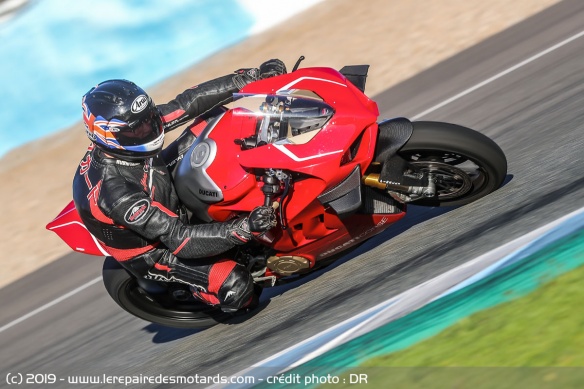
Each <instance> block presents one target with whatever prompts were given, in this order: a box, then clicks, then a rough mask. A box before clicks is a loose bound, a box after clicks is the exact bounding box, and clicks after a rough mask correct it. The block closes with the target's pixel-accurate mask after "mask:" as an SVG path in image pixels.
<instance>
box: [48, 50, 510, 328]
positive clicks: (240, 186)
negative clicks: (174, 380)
mask: <svg viewBox="0 0 584 389" xmlns="http://www.w3.org/2000/svg"><path fill="white" fill-rule="evenodd" d="M299 63H300V60H299V61H298V62H297V64H296V66H295V67H294V70H293V71H292V72H290V73H288V74H284V75H281V76H277V77H273V78H268V79H265V80H260V81H256V82H253V83H251V84H249V85H247V86H246V87H244V88H243V89H242V90H241V91H240V93H238V94H236V95H235V98H234V102H233V103H231V104H230V105H229V107H221V109H220V110H214V114H213V115H208V116H207V117H203V118H198V119H197V120H196V121H195V122H194V123H193V124H192V126H191V130H192V131H193V132H194V133H195V134H196V135H197V139H196V141H195V142H194V143H193V145H192V146H191V148H190V149H189V150H188V152H187V153H186V154H185V155H184V158H183V159H182V160H180V162H178V165H177V166H176V168H175V170H174V173H173V174H174V180H175V186H176V189H177V193H178V195H179V197H180V199H181V201H182V202H183V203H184V204H185V206H186V207H187V208H188V210H189V212H190V213H191V215H192V217H193V218H196V219H198V220H202V221H205V222H212V221H226V220H229V219H231V218H234V217H237V216H240V215H242V214H246V213H249V212H250V211H251V210H252V209H254V208H255V207H257V206H258V205H261V204H265V205H272V206H274V207H275V208H276V215H277V219H278V224H277V226H276V227H275V228H273V229H272V230H270V231H269V233H268V234H266V235H265V236H263V237H262V238H261V239H259V240H257V241H255V242H253V243H250V244H248V245H246V246H241V247H239V248H238V249H237V250H234V251H236V254H234V259H235V260H236V261H238V262H240V263H242V264H244V265H246V266H247V267H248V268H249V270H250V272H251V273H252V274H253V276H254V280H255V282H256V283H257V284H258V285H261V286H263V287H270V286H274V285H278V284H281V283H285V282H287V280H288V281H289V280H295V279H298V278H299V277H301V276H303V275H305V274H307V273H309V272H312V271H314V270H315V269H319V268H322V267H323V266H325V265H327V264H330V263H331V262H332V261H333V260H334V259H336V258H338V257H339V254H340V253H343V252H346V251H347V250H349V249H351V248H352V247H354V246H355V245H357V244H360V243H362V242H363V241H365V240H366V239H368V238H370V237H372V236H374V235H376V234H379V233H380V232H382V231H384V230H385V229H386V228H388V227H389V226H391V225H392V224H393V223H395V222H397V221H398V220H400V219H401V218H402V217H404V215H405V213H406V205H407V204H408V203H412V204H417V205H422V206H431V207H434V206H459V205H464V204H468V203H470V202H472V201H474V200H477V199H479V198H481V197H483V196H485V195H487V194H489V193H491V192H492V191H494V190H496V189H497V188H499V187H500V186H501V184H502V183H503V180H504V179H505V177H506V174H507V161H506V158H505V155H504V153H503V152H502V150H501V149H500V148H499V146H498V145H497V144H495V142H493V141H492V140H491V139H489V138H488V137H486V136H485V135H483V134H481V133H479V132H477V131H474V130H471V129H469V128H466V127H462V126H459V125H455V124H449V123H442V122H431V121H416V122H411V121H410V120H408V119H406V118H394V119H389V120H383V121H379V122H378V116H379V110H378V108H377V104H376V103H375V102H374V101H373V100H371V99H369V98H368V97H367V96H366V95H365V94H364V87H365V78H366V75H367V70H368V66H367V65H360V66H346V67H344V68H343V69H341V70H340V71H337V70H334V69H330V68H302V69H298V64H299ZM47 228H48V229H51V230H53V231H55V232H56V233H57V234H59V236H60V237H61V238H62V239H63V240H64V241H65V242H66V243H68V244H69V245H70V246H71V247H72V248H73V249H74V250H77V251H80V252H84V253H87V254H94V255H100V256H104V255H105V256H107V255H108V254H107V252H105V251H104V250H103V248H102V247H101V246H100V245H99V242H98V241H97V240H96V239H95V238H94V237H93V236H92V235H91V234H89V233H88V232H87V230H86V229H85V228H84V226H83V223H82V222H81V219H80V218H79V216H78V215H77V212H76V211H75V206H74V205H73V203H71V204H69V206H68V207H66V208H65V209H64V210H63V211H62V212H61V214H60V215H59V216H57V218H56V219H55V220H53V221H52V222H51V223H49V225H48V226H47ZM103 280H104V283H105V287H106V289H107V291H108V292H109V294H110V295H111V297H112V298H113V299H114V300H115V301H116V303H118V304H119V305H120V306H121V307H122V308H123V309H125V310H126V311H128V312H129V313H131V314H133V315H135V316H138V317H140V318H142V319H145V320H148V321H151V322H155V323H159V324H162V325H166V326H174V327H184V328H195V327H206V326H211V325H213V324H216V323H217V322H220V321H223V320H225V319H226V318H228V317H229V315H230V314H228V313H223V312H222V311H221V310H220V309H219V308H218V307H213V306H209V305H205V304H203V303H201V302H199V301H198V300H196V299H195V298H194V297H193V296H192V293H190V291H189V289H188V286H187V285H183V284H179V283H164V282H157V281H153V280H147V279H136V278H135V277H133V276H132V275H130V274H129V273H128V272H126V271H125V270H124V269H123V268H122V267H121V266H120V265H118V263H117V262H116V261H115V260H114V259H113V258H111V257H109V256H107V257H106V259H105V264H104V267H103Z"/></svg>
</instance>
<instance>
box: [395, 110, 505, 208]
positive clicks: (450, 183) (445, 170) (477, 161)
mask: <svg viewBox="0 0 584 389" xmlns="http://www.w3.org/2000/svg"><path fill="white" fill-rule="evenodd" d="M412 124H413V126H414V131H413V133H412V136H411V138H410V139H409V140H408V142H407V143H406V144H405V145H404V146H403V147H402V148H401V149H400V150H399V151H398V153H399V154H400V155H401V156H402V157H403V158H405V159H406V160H407V161H408V162H409V163H411V164H412V165H414V166H415V167H416V168H418V169H420V170H422V171H424V172H426V173H431V174H432V175H433V177H434V181H435V183H436V195H435V196H434V197H430V198H421V199H418V200H415V201H413V202H412V204H415V205H422V206H432V207H435V206H459V205H465V204H468V203H471V202H473V201H475V200H478V199H480V198H481V197H484V196H486V195H487V194H489V193H491V192H493V191H494V190H496V189H497V188H499V187H500V186H501V185H502V183H503V181H504V180H505V177H506V175H507V159H506V157H505V154H504V153H503V151H502V150H501V148H500V147H499V146H498V145H497V144H496V143H495V142H494V141H493V140H492V139H490V138H489V137H487V136H485V135H483V134H481V133H480V132H477V131H475V130H472V129H470V128H467V127H463V126H459V125H456V124H451V123H443V122H429V121H420V122H413V123H412Z"/></svg>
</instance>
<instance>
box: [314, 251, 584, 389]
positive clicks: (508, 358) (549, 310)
mask: <svg viewBox="0 0 584 389" xmlns="http://www.w3.org/2000/svg"><path fill="white" fill-rule="evenodd" d="M577 255H584V253H583V252H580V253H578V254H577ZM350 374H353V378H354V377H356V376H355V375H356V374H366V375H367V378H368V382H367V385H349V382H350V377H351V376H350ZM339 378H340V382H341V384H339V385H323V386H320V387H319V388H326V389H330V388H333V387H334V388H337V389H338V388H342V387H352V388H355V387H368V388H386V387H387V388H399V389H402V388H430V389H441V388H458V389H463V388H472V389H483V388H497V389H499V388H513V389H520V388H521V389H523V388H526V389H527V388H529V389H534V388H538V389H543V388H545V389H556V388H560V389H564V388H582V387H584V266H582V267H579V268H577V269H575V270H572V271H570V272H568V273H565V274H563V275H561V276H559V277H558V278H556V279H554V280H552V281H549V282H547V283H545V284H544V285H543V286H541V287H540V288H538V289H537V290H535V291H534V292H532V293H530V294H528V295H526V296H524V297H521V298H518V299H516V300H513V301H510V302H506V303H503V304H501V305H498V306H495V307H493V308H490V309H487V310H484V311H481V312H478V313H476V314H473V315H471V316H469V317H466V318H464V319H462V320H460V321H459V322H458V323H456V324H454V325H453V326H450V327H448V328H447V329H445V330H444V331H442V332H441V333H439V334H438V335H436V336H434V337H431V338H429V339H427V340H425V341H422V342H420V343H418V344H416V345H414V346H412V347H410V348H407V349H405V350H402V351H397V352H394V353H391V354H387V355H384V356H379V357H375V358H372V359H369V360H366V361H365V362H363V363H362V364H361V365H360V366H359V367H356V368H352V369H351V370H348V371H346V372H345V373H343V374H341V375H340V376H339ZM343 382H344V383H345V384H344V385H343V384H342V383H343Z"/></svg>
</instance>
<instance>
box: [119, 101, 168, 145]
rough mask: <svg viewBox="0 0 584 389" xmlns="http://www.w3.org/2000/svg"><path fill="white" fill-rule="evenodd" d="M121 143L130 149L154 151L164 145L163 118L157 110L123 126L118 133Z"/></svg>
mask: <svg viewBox="0 0 584 389" xmlns="http://www.w3.org/2000/svg"><path fill="white" fill-rule="evenodd" d="M116 138H117V140H118V142H119V144H120V145H122V147H123V148H124V149H126V150H130V151H139V152H140V151H152V150H155V149H157V148H160V147H161V146H162V142H163V140H164V130H163V126H162V119H161V118H160V115H158V113H157V112H156V111H155V110H151V112H150V114H149V115H147V116H146V117H144V118H142V119H140V120H137V121H135V122H132V123H129V124H128V125H127V126H124V127H121V128H120V131H119V132H118V133H117V134H116Z"/></svg>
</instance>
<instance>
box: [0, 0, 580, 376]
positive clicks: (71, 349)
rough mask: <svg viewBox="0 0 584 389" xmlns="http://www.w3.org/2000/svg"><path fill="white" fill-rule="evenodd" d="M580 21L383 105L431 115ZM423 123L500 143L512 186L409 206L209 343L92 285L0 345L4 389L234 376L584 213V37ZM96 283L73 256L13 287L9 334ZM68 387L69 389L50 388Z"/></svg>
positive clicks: (479, 53)
mask: <svg viewBox="0 0 584 389" xmlns="http://www.w3.org/2000/svg"><path fill="white" fill-rule="evenodd" d="M582 21H584V3H583V2H580V1H578V0H574V1H565V2H562V3H560V4H558V5H556V6H554V7H552V8H550V9H548V10H545V11H544V12H542V13H541V14H539V15H536V16H534V17H533V18H531V19H528V20H526V21H525V22H523V23H521V24H519V25H517V26H515V27H513V28H511V29H509V30H507V31H505V32H503V33H501V34H499V35H497V36H495V37H493V38H491V39H489V40H487V41H485V42H483V43H481V44H479V45H478V46H475V47H473V48H471V49H469V50H467V51H465V52H463V53H461V54H459V55H457V56H455V57H453V58H451V59H449V60H447V61H446V62H444V63H442V64H440V65H438V66H435V67H433V68H431V69H429V70H428V71H425V72H423V73H422V74H419V75H418V76H416V77H414V78H412V79H410V80H408V81H406V82H404V83H402V84H400V85H398V86H396V87H394V88H392V89H390V90H388V91H386V92H384V93H382V94H381V95H379V96H377V97H376V100H377V102H378V104H379V107H380V109H381V111H382V117H393V116H406V117H412V116H414V115H416V114H418V113H420V112H423V111H425V110H427V109H428V108H430V107H433V106H435V105H436V104H439V103H440V102H442V101H444V100H446V99H448V98H450V97H452V96H454V95H456V94H458V93H460V92H461V91H463V90H466V89H468V88H470V87H472V86H474V85H476V84H478V83H480V82H482V81H484V80H486V79H489V78H490V77H492V76H494V75H495V74H497V73H500V72H502V71H504V70H506V69H508V68H510V67H511V66H513V65H515V64H517V63H520V62H522V61H524V60H525V59H527V58H529V57H531V56H533V55H535V54H537V53H539V52H542V51H543V50H545V49H547V48H549V47H551V46H553V45H555V44H556V43H558V42H561V41H563V40H565V39H567V38H569V37H571V36H573V35H575V34H577V33H580V32H581V31H582V30H584V23H583V22H582ZM388 60H391V59H388ZM369 82H374V80H369ZM424 119H428V120H443V121H450V122H455V123H459V124H463V125H466V126H469V127H472V128H476V129H478V130H479V131H481V132H483V133H485V134H487V135H489V136H490V137H492V138H493V139H494V140H495V141H496V142H497V143H498V144H499V145H500V146H501V147H502V148H503V150H504V151H505V153H506V154H507V156H508V160H509V177H508V180H507V182H506V184H505V186H504V187H503V188H502V189H500V190H498V191H497V192H495V193H494V194H492V195H490V196H487V197H486V198H484V199H482V200H480V201H478V202H475V203H473V204H471V205H468V206H466V207H462V208H457V209H451V210H435V209H425V208H418V207H411V208H410V213H409V214H408V216H406V218H405V219H404V220H403V221H402V222H401V223H398V224H397V225H395V226H393V227H392V228H390V229H389V231H386V232H385V233H384V234H383V235H382V236H378V237H376V238H374V239H373V240H371V241H369V242H367V243H366V244H365V245H363V246H361V247H360V248H358V249H357V250H356V251H355V252H354V253H352V254H350V255H349V256H347V257H345V259H344V260H343V261H342V262H341V263H339V264H338V265H336V266H335V267H332V268H329V269H328V270H327V271H326V272H320V273H318V274H316V275H314V276H313V277H311V278H309V279H308V280H305V281H303V282H302V283H301V284H299V285H292V286H296V287H295V288H294V287H290V286H288V287H285V288H284V287H279V288H276V289H272V290H267V291H266V293H265V295H267V296H268V297H271V299H269V301H268V303H267V306H265V308H264V309H263V310H262V311H261V312H259V313H258V314H257V315H256V316H255V317H253V318H251V319H249V320H247V321H245V322H242V323H232V324H226V325H219V326H216V327H213V328H211V329H208V330H205V331H194V330H175V329H168V328H164V327H160V326H157V325H153V324H149V323H147V322H144V321H142V320H139V319H136V318H133V317H131V316H130V315H128V314H126V313H125V312H123V311H122V310H121V309H119V308H118V307H117V306H116V305H115V303H114V302H113V301H112V300H111V299H110V298H109V296H107V294H106V292H105V290H104V288H103V286H102V284H101V283H96V284H94V285H92V286H90V287H88V288H86V289H84V290H83V291H81V292H79V293H77V294H75V295H74V296H73V297H71V298H69V299H67V300H65V301H64V302H61V303H59V304H56V305H55V306H53V307H52V308H50V309H48V310H46V311H44V312H42V313H39V314H38V315H35V316H33V317H31V318H29V319H28V320H25V321H23V322H21V323H19V324H18V325H16V326H13V327H11V328H8V329H6V330H4V331H2V332H0V350H2V352H1V353H0V386H3V385H5V384H6V382H5V377H6V374H7V373H9V372H10V373H22V374H25V373H37V372H44V373H53V374H56V375H57V377H60V378H65V379H66V377H67V376H71V375H75V374H77V375H90V374H100V375H101V374H121V375H140V374H143V375H154V374H159V373H163V374H165V375H195V374H199V375H208V376H211V375H217V374H221V375H229V374H234V373H236V372H238V371H241V370H242V369H244V368H246V367H248V366H250V365H252V364H253V363H256V362H258V361H260V360H262V359H265V358H267V357H269V356H271V355H273V354H274V353H276V352H278V351H280V350H283V349H285V348H287V347H289V346H291V345H294V344H296V343H298V342H299V341H301V340H303V339H305V338H307V337H309V336H311V335H313V334H315V333H317V332H319V331H321V330H323V329H326V328H328V327H330V326H332V325H334V324H336V323H339V322H341V321H343V320H344V319H346V318H348V317H350V316H353V315H355V314H357V313H359V312H361V311H363V310H365V309H367V308H369V307H371V306H373V305H375V304H377V303H379V302H381V301H383V300H386V299H388V298H390V297H392V296H394V295H396V294H398V293H400V292H403V291H404V290H406V289H408V288H409V287H411V286H413V285H415V284H418V283H420V282H423V281H425V280H428V279H430V278H433V277H435V276H437V275H438V274H440V273H442V272H444V271H445V270H448V269H451V268H453V267H455V266H458V265H460V264H462V263H464V262H466V261H468V260H470V259H472V258H474V257H477V256H479V255H480V254H483V253H485V252H487V251H489V250H491V249H493V248H495V247H498V246H499V245H501V244H503V243H505V242H508V241H510V240H512V239H514V238H517V237H519V236H521V235H523V234H525V233H527V232H529V231H531V230H533V229H535V228H537V227H539V226H542V225H544V224H546V223H547V222H549V221H550V220H553V219H557V218H559V217H560V216H563V215H565V214H567V213H569V212H571V211H573V210H575V209H578V208H580V207H582V206H584V176H583V174H582V171H583V170H584V162H583V155H584V154H583V150H584V37H581V38H578V39H575V40H574V41H573V42H571V43H569V44H567V45H565V46H563V47H561V48H559V49H557V50H555V51H553V52H552V53H549V54H546V55H544V56H542V57H540V58H538V59H537V60H534V61H533V62H531V63H529V64H527V65H526V66H523V67H521V68H520V69H517V70H515V71H513V72H511V73H509V74H507V75H505V76H503V77H501V78H499V79H497V80H494V81H493V82H491V83H489V84H487V85H485V86H483V87H481V88H479V89H477V90H475V91H473V92H472V93H469V94H468V95H466V96H465V97H463V98H461V99H459V100H456V101H453V102H452V103H450V104H448V105H446V106H444V107H442V108H439V109H437V110H436V111H434V112H432V113H430V114H428V115H426V116H424ZM4 255H5V257H6V260H8V261H9V260H12V259H10V256H9V253H5V254H4ZM100 271H101V261H100V260H99V259H97V258H94V257H84V256H80V255H74V254H71V255H69V256H66V257H64V258H62V259H60V260H58V261H56V262H54V263H52V264H50V265H48V266H47V267H45V268H43V269H41V270H39V271H37V272H35V273H33V274H31V275H29V276H27V277H25V278H24V279H22V280H21V281H20V282H17V283H15V284H12V285H9V286H7V287H5V288H4V289H2V290H0V301H1V302H2V310H1V311H0V327H1V326H3V325H5V324H7V323H9V322H11V321H13V320H15V319H17V318H19V317H21V316H23V315H25V314H27V313H29V312H30V311H33V310H34V309H36V308H38V307H40V306H42V305H43V304H46V303H48V302H50V301H52V300H54V299H55V298H58V297H60V296H62V295H63V294H65V293H67V292H69V291H71V290H73V289H75V288H77V287H78V286H80V285H82V284H84V283H86V282H89V281H91V280H93V279H95V278H96V277H98V276H99V275H100ZM37 386H38V385H37ZM59 386H63V387H67V385H65V384H63V383H61V384H57V385H53V387H59ZM92 387H98V386H92ZM104 387H105V386H104ZM110 387H111V386H110Z"/></svg>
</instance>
